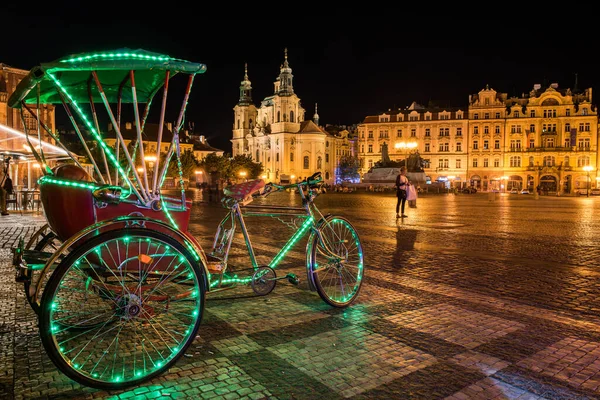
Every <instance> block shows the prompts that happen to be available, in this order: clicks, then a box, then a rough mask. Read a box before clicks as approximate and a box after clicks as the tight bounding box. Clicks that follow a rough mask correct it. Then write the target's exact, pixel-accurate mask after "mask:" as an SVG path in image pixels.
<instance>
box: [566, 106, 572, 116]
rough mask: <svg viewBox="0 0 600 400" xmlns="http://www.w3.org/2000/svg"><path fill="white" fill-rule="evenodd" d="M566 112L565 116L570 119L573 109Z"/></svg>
mask: <svg viewBox="0 0 600 400" xmlns="http://www.w3.org/2000/svg"><path fill="white" fill-rule="evenodd" d="M565 111H566V114H565V115H566V116H567V117H570V116H571V109H570V108H567V109H566V110H565Z"/></svg>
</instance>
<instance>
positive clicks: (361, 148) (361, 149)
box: [360, 144, 365, 153]
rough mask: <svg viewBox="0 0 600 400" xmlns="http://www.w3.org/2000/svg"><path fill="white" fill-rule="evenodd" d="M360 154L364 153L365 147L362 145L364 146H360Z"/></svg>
mask: <svg viewBox="0 0 600 400" xmlns="http://www.w3.org/2000/svg"><path fill="white" fill-rule="evenodd" d="M360 152H361V153H364V152H365V145H364V144H363V145H361V146H360Z"/></svg>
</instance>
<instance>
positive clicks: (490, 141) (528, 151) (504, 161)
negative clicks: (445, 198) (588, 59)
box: [469, 84, 598, 194]
mask: <svg viewBox="0 0 600 400" xmlns="http://www.w3.org/2000/svg"><path fill="white" fill-rule="evenodd" d="M469 125H470V127H469V129H470V138H471V139H470V143H469V152H470V178H471V180H472V181H473V184H474V185H475V186H477V187H478V188H479V189H482V190H484V191H485V190H496V189H501V188H502V187H504V188H506V189H511V188H517V189H521V188H526V189H529V190H535V189H537V188H538V186H539V187H540V189H541V190H542V191H544V192H547V193H556V194H561V193H565V194H574V193H575V192H577V191H581V190H584V189H586V190H587V189H588V187H590V186H596V177H597V160H598V157H597V153H598V113H597V110H596V107H595V106H594V105H593V104H592V89H591V88H590V89H586V90H584V91H579V90H577V89H573V90H571V89H564V90H563V89H559V88H558V84H551V85H550V86H548V87H547V88H542V87H541V85H538V84H536V85H534V87H533V89H532V90H531V91H530V92H529V93H528V94H523V95H522V96H521V97H511V98H508V96H507V94H506V93H498V92H496V91H495V90H493V89H490V88H487V87H486V88H485V89H483V90H481V91H480V92H479V93H478V94H476V95H472V96H470V99H469ZM589 169H591V170H592V171H594V173H593V174H591V175H590V171H589Z"/></svg>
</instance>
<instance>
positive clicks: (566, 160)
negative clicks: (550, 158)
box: [565, 156, 569, 167]
mask: <svg viewBox="0 0 600 400" xmlns="http://www.w3.org/2000/svg"><path fill="white" fill-rule="evenodd" d="M565 166H567V167H568V166H569V156H565Z"/></svg>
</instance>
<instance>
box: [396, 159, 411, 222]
mask: <svg viewBox="0 0 600 400" xmlns="http://www.w3.org/2000/svg"><path fill="white" fill-rule="evenodd" d="M409 186H410V182H409V181H408V177H407V176H406V167H402V168H400V174H398V176H397V177H396V197H398V202H397V203H396V218H406V217H408V215H406V214H404V205H405V204H406V190H407V189H408V187H409ZM399 212H402V214H399Z"/></svg>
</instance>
